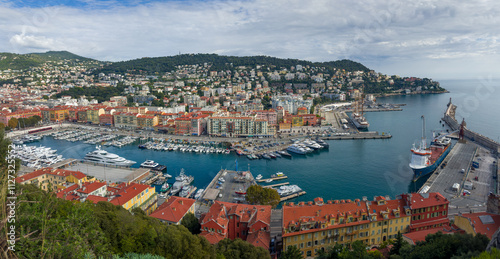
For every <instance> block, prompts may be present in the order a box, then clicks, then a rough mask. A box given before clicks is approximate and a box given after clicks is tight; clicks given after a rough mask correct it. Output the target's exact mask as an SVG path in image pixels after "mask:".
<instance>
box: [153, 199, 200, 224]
mask: <svg viewBox="0 0 500 259" xmlns="http://www.w3.org/2000/svg"><path fill="white" fill-rule="evenodd" d="M194 202H195V200H193V199H189V198H182V197H177V196H172V197H170V198H169V199H168V200H166V201H165V202H164V203H163V204H162V205H160V207H158V209H156V210H155V211H154V212H153V213H151V215H149V216H151V217H153V218H157V219H160V220H164V221H169V222H174V223H177V222H179V221H181V220H182V218H183V217H184V215H186V213H187V212H188V211H189V208H191V206H193V204H194Z"/></svg>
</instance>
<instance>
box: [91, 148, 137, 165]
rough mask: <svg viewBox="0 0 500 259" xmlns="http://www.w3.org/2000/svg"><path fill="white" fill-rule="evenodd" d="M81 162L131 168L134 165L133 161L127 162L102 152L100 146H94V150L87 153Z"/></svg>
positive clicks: (114, 155) (104, 151) (119, 157)
mask: <svg viewBox="0 0 500 259" xmlns="http://www.w3.org/2000/svg"><path fill="white" fill-rule="evenodd" d="M83 161H84V162H91V163H96V164H103V165H114V166H131V165H133V164H135V163H136V162H135V161H132V160H127V159H125V158H123V157H121V156H118V155H116V154H113V153H109V152H108V151H106V150H102V149H101V146H96V150H94V151H92V152H89V153H87V155H85V157H84V158H83Z"/></svg>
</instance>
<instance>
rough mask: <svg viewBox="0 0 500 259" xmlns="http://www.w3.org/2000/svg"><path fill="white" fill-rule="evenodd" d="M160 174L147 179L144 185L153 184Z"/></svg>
mask: <svg viewBox="0 0 500 259" xmlns="http://www.w3.org/2000/svg"><path fill="white" fill-rule="evenodd" d="M160 176H161V174H155V175H154V176H153V177H151V178H149V179H147V180H146V181H145V182H144V184H149V185H151V184H152V183H154V182H155V181H156V180H157V179H158V178H160Z"/></svg>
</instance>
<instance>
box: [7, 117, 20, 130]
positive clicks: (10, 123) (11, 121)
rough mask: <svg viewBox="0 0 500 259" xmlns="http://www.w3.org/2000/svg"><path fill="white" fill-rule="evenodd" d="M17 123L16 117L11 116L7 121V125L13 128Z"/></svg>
mask: <svg viewBox="0 0 500 259" xmlns="http://www.w3.org/2000/svg"><path fill="white" fill-rule="evenodd" d="M18 123H19V121H18V120H17V118H11V119H10V120H9V122H8V126H9V128H11V129H13V128H15V127H17V124H18Z"/></svg>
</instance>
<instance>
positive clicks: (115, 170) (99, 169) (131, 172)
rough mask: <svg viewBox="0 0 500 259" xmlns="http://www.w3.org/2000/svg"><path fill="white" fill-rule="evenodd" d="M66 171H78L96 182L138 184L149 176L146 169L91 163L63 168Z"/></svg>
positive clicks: (148, 171)
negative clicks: (93, 178) (96, 180)
mask: <svg viewBox="0 0 500 259" xmlns="http://www.w3.org/2000/svg"><path fill="white" fill-rule="evenodd" d="M65 169H66V170H71V171H80V172H82V173H84V174H86V175H87V176H93V177H95V178H96V179H98V180H102V181H106V182H114V183H121V182H124V183H130V182H138V183H140V181H141V180H143V179H145V178H146V177H148V176H149V175H150V173H151V172H150V170H149V169H147V168H129V167H109V166H102V165H97V164H92V163H77V164H73V165H69V166H66V167H65Z"/></svg>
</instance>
